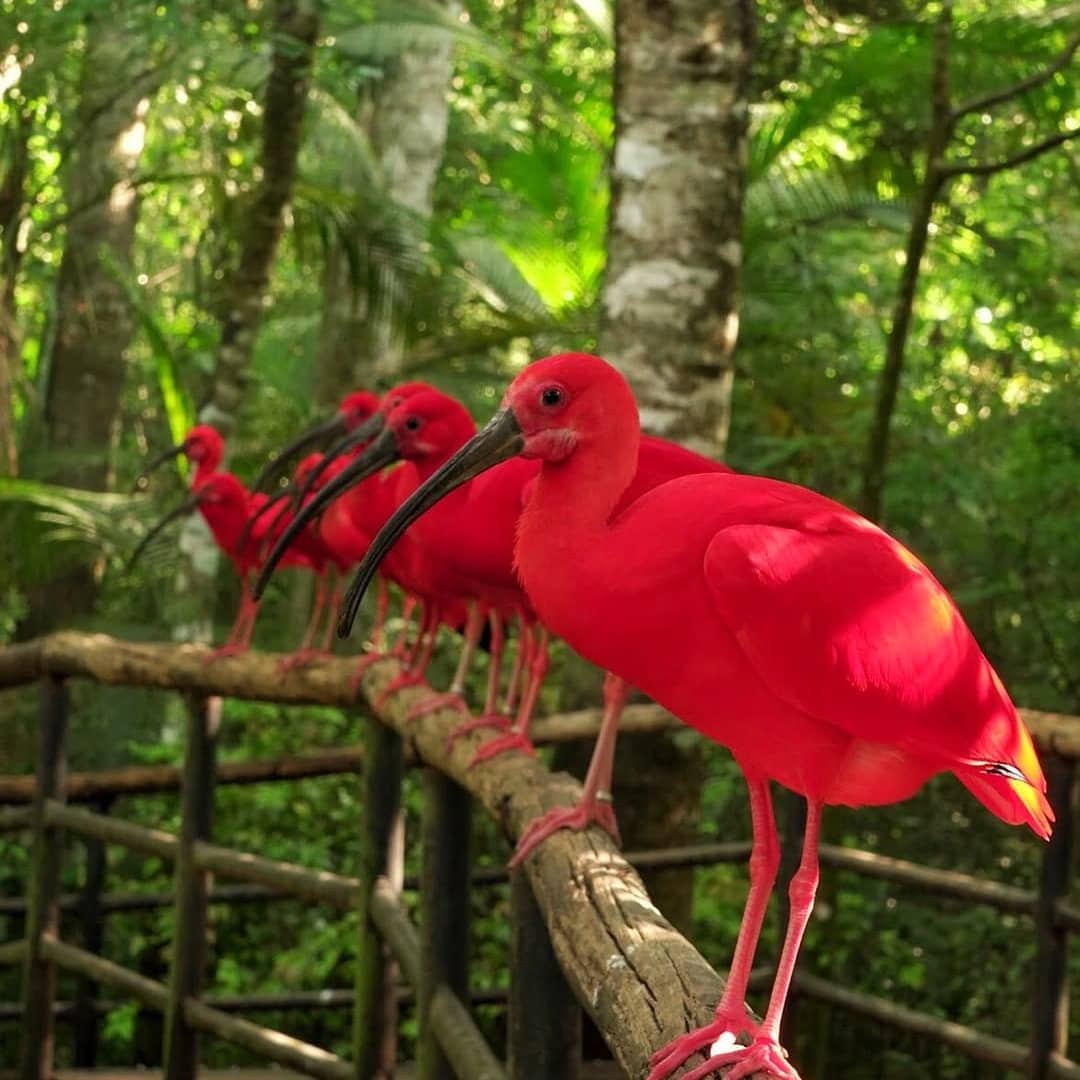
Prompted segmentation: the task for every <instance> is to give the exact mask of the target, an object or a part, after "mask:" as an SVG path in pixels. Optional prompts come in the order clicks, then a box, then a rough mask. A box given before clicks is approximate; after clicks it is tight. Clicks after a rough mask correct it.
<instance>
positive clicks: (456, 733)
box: [446, 713, 510, 753]
mask: <svg viewBox="0 0 1080 1080" xmlns="http://www.w3.org/2000/svg"><path fill="white" fill-rule="evenodd" d="M509 726H510V717H509V716H500V715H499V713H485V714H484V715H483V716H474V717H473V718H472V719H471V720H466V721H465V723H464V724H458V726H457V727H456V728H454V730H453V731H451V732H450V734H449V735H447V736H446V752H447V753H450V751H451V750H453V749H454V743H456V742H457V741H458V739H463V738H465V736H466V735H471V734H472V733H473V732H474V731H481V730H482V729H483V728H494V729H495V730H496V731H506V729H507V728H508V727H509Z"/></svg>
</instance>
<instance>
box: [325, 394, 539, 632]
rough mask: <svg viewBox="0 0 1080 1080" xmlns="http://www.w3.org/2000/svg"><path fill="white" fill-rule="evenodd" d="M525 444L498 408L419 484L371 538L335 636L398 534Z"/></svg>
mask: <svg viewBox="0 0 1080 1080" xmlns="http://www.w3.org/2000/svg"><path fill="white" fill-rule="evenodd" d="M524 448H525V436H524V435H522V433H521V428H520V427H519V426H518V422H517V418H516V417H515V416H514V414H513V413H512V412H511V411H510V410H509V409H502V410H500V411H499V412H497V413H496V414H495V415H494V416H493V417H492V418H491V419H490V420H489V421H488V423H487V424H486V425H485V426H484V427H483V428H482V429H481V430H480V431H478V432H477V433H476V434H475V435H474V436H473V437H472V438H471V439H470V440H469V441H468V442H467V443H466V444H465V445H464V446H463V447H462V448H461V449H460V450H459V451H458V452H457V453H456V454H455V455H454V456H453V457H452V458H450V460H449V461H447V462H446V464H445V465H443V467H442V468H441V469H439V471H438V472H437V473H435V474H434V476H431V477H429V478H428V480H427V481H426V482H425V483H423V484H421V485H420V487H418V488H417V489H416V490H415V491H414V492H413V493H412V494H411V495H410V496H409V497H408V498H407V499H406V500H405V501H404V502H403V503H402V504H401V506H399V507H398V508H397V510H396V511H395V512H394V514H393V515H392V516H391V518H390V520H389V521H387V523H386V524H385V525H384V526H383V527H382V528H381V529H380V530H379V534H378V536H376V537H375V539H374V540H372V541H371V547H369V548H368V550H367V554H366V555H365V556H364V558H363V560H362V561H361V563H360V566H359V568H358V569H357V571H356V577H354V578H353V580H352V584H351V585H350V586H349V591H348V592H347V593H346V594H345V600H344V602H343V604H342V606H341V618H340V619H339V620H338V637H343V638H344V637H348V636H349V633H350V631H351V630H352V624H353V621H354V620H355V619H356V613H357V611H359V610H360V601H361V600H363V598H364V593H365V592H366V591H367V588H368V586H369V585H370V584H371V579H372V578H373V577H374V576H375V571H376V570H378V568H379V563H381V562H382V561H383V559H384V558H385V557H386V554H387V552H388V551H389V550H390V549H391V548H392V547H393V546H394V545H395V544H396V543H397V542H398V540H399V539H400V538H401V534H402V533H403V532H405V530H406V529H407V528H408V527H409V526H410V525H411V524H412V523H413V522H414V521H415V520H416V519H417V518H418V517H420V516H421V515H422V514H424V513H426V512H427V511H428V510H430V509H431V507H433V506H434V505H435V504H436V503H437V502H439V500H440V499H445V498H446V496H447V495H449V494H450V492H452V491H454V490H456V489H457V488H459V487H461V485H462V484H465V483H468V482H469V481H470V480H471V479H472V478H473V477H474V476H478V475H479V474H480V473H482V472H485V471H486V470H488V469H490V468H492V467H493V466H495V465H498V464H499V463H500V462H503V461H506V460H507V459H508V458H512V457H516V456H517V455H518V454H520V453H521V451H522V450H523V449H524Z"/></svg>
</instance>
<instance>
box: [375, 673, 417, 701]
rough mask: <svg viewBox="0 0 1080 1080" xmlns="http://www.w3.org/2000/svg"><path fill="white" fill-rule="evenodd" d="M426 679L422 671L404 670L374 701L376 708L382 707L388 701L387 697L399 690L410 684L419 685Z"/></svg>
mask: <svg viewBox="0 0 1080 1080" xmlns="http://www.w3.org/2000/svg"><path fill="white" fill-rule="evenodd" d="M423 681H424V676H423V675H422V674H421V673H420V672H416V673H415V674H414V673H413V672H411V671H403V672H402V673H401V674H400V675H398V676H397V678H395V679H391V680H390V683H389V684H388V685H387V687H386V689H385V690H383V691H382V693H381V694H379V696H378V697H377V698H376V699H375V701H374V702H373V704H374V706H375V708H376V709H381V708H382V707H383V706H384V705H385V704H386V702H387V699H388V698H390V697H392V696H393V695H394V694H396V693H397V692H398V691H399V690H404V689H406V687H409V686H419V685H420V684H421V683H422V682H423Z"/></svg>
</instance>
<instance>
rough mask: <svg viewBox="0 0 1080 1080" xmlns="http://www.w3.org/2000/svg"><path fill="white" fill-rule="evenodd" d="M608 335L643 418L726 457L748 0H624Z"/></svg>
mask: <svg viewBox="0 0 1080 1080" xmlns="http://www.w3.org/2000/svg"><path fill="white" fill-rule="evenodd" d="M615 28H616V54H615V55H616V60H615V154H614V162H613V165H612V175H611V183H612V199H611V216H610V221H609V232H608V267H607V278H606V282H605V286H604V295H603V324H602V328H601V336H600V341H601V347H602V350H603V351H604V352H605V353H606V354H607V355H609V356H610V357H611V358H612V359H613V360H614V361H615V362H616V363H618V364H619V366H620V367H621V368H622V370H623V371H624V372H625V373H626V375H627V377H628V378H629V379H630V381H631V383H632V384H633V386H634V390H635V392H636V393H637V396H638V401H639V403H640V406H641V416H642V423H643V425H644V427H645V428H646V429H647V430H649V431H651V432H653V433H654V434H656V435H662V436H664V437H665V438H670V439H676V440H678V441H680V442H683V443H685V444H686V445H688V446H692V447H694V448H695V449H697V450H701V451H703V452H704V453H708V454H713V455H719V454H722V453H723V451H724V445H725V443H726V441H727V432H728V425H729V420H730V411H731V384H732V362H731V356H732V350H733V349H734V346H735V339H736V336H737V334H738V327H739V315H738V300H739V274H740V269H741V266H742V240H741V235H742V204H743V191H744V188H745V182H746V156H747V138H746V132H747V119H748V101H747V93H748V80H749V65H750V52H751V48H752V43H753V31H754V10H753V2H752V0H676V2H674V3H668V4H662V5H661V4H654V3H650V2H648V0H621V2H620V3H618V4H617V5H616V12H615Z"/></svg>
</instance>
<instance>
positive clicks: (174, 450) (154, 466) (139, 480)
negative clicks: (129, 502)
mask: <svg viewBox="0 0 1080 1080" xmlns="http://www.w3.org/2000/svg"><path fill="white" fill-rule="evenodd" d="M187 448H188V444H187V440H186V439H185V440H184V441H183V442H182V443H177V444H176V446H170V447H169V449H168V450H163V451H162V452H161V453H160V454H158V456H157V457H156V458H151V459H150V461H149V462H147V465H146V468H145V469H143V471H142V472H141V473H139V475H138V476H136V477H135V483H134V484H132V485H131V490H132V493H134V492H137V491H142V489H143V488H145V487H146V486H147V484H149V482H150V474H151V473H153V472H156V471H157V470H158V469H160V468H161V466H162V465H164V464H165V462H166V461H171V460H172V459H173V458H174V457H178V456H179V455H180V454H182V453H184V451H185V450H187Z"/></svg>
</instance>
